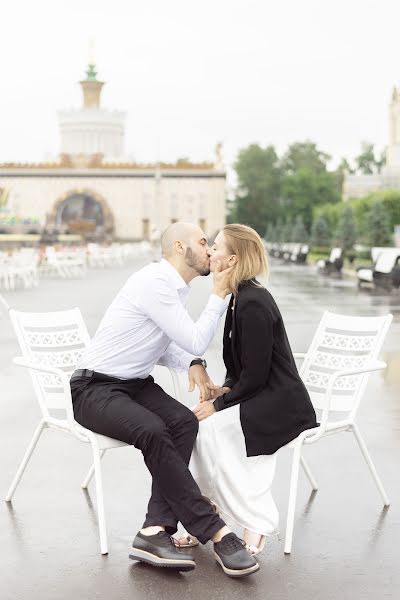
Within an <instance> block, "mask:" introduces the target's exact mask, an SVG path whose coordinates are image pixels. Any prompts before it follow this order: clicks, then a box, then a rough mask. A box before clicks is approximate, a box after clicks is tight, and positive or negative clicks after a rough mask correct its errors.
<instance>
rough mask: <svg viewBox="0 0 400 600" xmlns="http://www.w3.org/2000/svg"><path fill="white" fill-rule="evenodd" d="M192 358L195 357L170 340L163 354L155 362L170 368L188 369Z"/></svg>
mask: <svg viewBox="0 0 400 600" xmlns="http://www.w3.org/2000/svg"><path fill="white" fill-rule="evenodd" d="M194 358H197V357H196V356H194V355H193V354H190V352H186V350H183V349H182V348H179V346H177V345H176V344H175V342H171V343H170V345H169V346H168V348H167V349H166V351H165V352H164V354H163V355H162V356H160V358H159V359H158V361H157V364H158V365H161V366H163V367H170V368H171V369H179V370H180V371H188V370H189V367H190V363H191V362H192V360H193V359H194Z"/></svg>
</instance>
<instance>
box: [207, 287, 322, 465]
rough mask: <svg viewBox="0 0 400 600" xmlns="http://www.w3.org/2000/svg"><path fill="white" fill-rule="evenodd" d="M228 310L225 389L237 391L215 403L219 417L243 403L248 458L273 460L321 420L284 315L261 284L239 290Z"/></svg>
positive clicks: (243, 421)
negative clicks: (298, 364)
mask: <svg viewBox="0 0 400 600" xmlns="http://www.w3.org/2000/svg"><path fill="white" fill-rule="evenodd" d="M232 307H233V296H232V298H231V302H230V304H229V307H228V311H227V315H226V320H225V330H224V350H223V357H224V362H225V366H226V369H227V374H226V381H225V383H224V385H226V386H228V387H230V388H232V390H231V391H230V392H228V393H226V394H224V395H223V396H220V397H219V398H217V399H216V400H215V402H214V406H215V409H216V410H217V411H219V410H223V409H224V408H229V407H230V406H234V405H235V404H239V403H240V420H241V424H242V429H243V433H244V437H245V441H246V450H247V456H258V455H259V454H273V453H274V452H276V451H277V450H278V449H279V448H280V447H281V446H284V445H285V444H287V443H288V442H290V441H291V440H293V439H294V438H295V437H297V436H298V435H299V434H300V433H301V432H302V431H304V430H305V429H309V428H311V427H315V426H316V425H317V423H316V416H315V411H314V408H313V405H312V403H311V400H310V397H309V395H308V392H307V390H306V388H305V386H304V384H303V382H302V380H301V379H300V376H299V374H298V371H297V367H296V364H295V361H294V358H293V354H292V351H291V349H290V345H289V340H288V338H287V335H286V331H285V327H284V324H283V320H282V316H281V313H280V312H279V309H278V307H277V305H276V303H275V300H274V299H273V297H272V296H271V294H270V293H269V291H268V290H266V289H265V288H263V287H260V286H259V285H257V282H256V281H246V282H244V283H242V284H241V285H240V286H239V290H238V292H237V294H236V301H235V307H234V310H232Z"/></svg>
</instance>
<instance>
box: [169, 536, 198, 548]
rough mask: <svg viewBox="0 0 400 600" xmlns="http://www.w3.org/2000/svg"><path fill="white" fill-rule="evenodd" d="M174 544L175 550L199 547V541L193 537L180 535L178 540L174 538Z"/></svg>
mask: <svg viewBox="0 0 400 600" xmlns="http://www.w3.org/2000/svg"><path fill="white" fill-rule="evenodd" d="M174 543H175V546H176V547H177V548H193V547H194V546H198V545H199V540H198V539H197V538H196V537H194V536H193V535H189V533H187V534H186V535H182V536H180V537H179V538H175V537H174Z"/></svg>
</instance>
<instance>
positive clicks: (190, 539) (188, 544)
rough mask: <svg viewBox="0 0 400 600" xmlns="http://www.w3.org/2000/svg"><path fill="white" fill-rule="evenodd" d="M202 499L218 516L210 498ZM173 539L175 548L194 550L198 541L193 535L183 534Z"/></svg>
mask: <svg viewBox="0 0 400 600" xmlns="http://www.w3.org/2000/svg"><path fill="white" fill-rule="evenodd" d="M203 498H204V499H205V500H207V502H209V503H210V505H211V508H212V509H213V511H214V512H215V514H216V515H219V513H218V508H217V506H216V504H214V502H212V501H211V500H210V498H207V496H203ZM173 539H174V543H175V546H177V548H194V547H195V546H198V545H199V540H198V539H197V538H196V537H194V535H190V534H189V533H186V535H185V534H183V535H181V536H180V537H178V538H176V537H174V538H173Z"/></svg>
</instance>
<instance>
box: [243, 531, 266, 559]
mask: <svg viewBox="0 0 400 600" xmlns="http://www.w3.org/2000/svg"><path fill="white" fill-rule="evenodd" d="M266 539H267V536H266V535H262V536H261V539H260V542H259V544H258V546H255V545H254V544H246V549H247V550H248V551H249V552H250V554H252V555H253V556H255V555H256V554H260V552H262V551H263V550H264V546H265V541H266Z"/></svg>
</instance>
